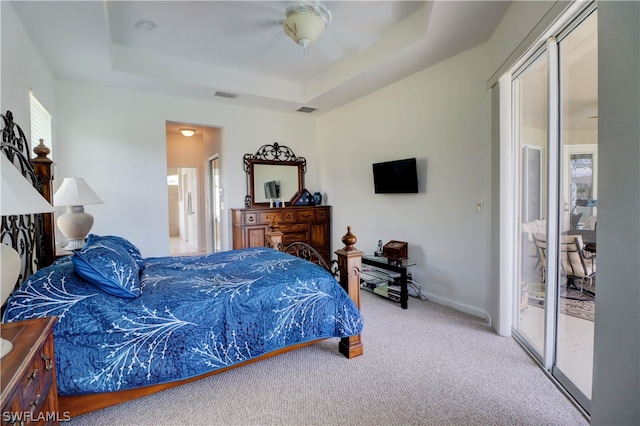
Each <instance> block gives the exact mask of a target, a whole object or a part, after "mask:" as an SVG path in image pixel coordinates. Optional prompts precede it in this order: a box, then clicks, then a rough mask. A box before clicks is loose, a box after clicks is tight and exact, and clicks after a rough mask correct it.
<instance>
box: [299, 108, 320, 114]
mask: <svg viewBox="0 0 640 426" xmlns="http://www.w3.org/2000/svg"><path fill="white" fill-rule="evenodd" d="M317 109H318V108H311V107H302V108H300V109H299V110H298V111H299V112H306V113H310V112H313V111H315V110H317Z"/></svg>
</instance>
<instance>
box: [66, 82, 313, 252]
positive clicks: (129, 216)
mask: <svg viewBox="0 0 640 426" xmlns="http://www.w3.org/2000/svg"><path fill="white" fill-rule="evenodd" d="M56 96H57V102H58V111H59V113H58V116H57V117H56V118H57V122H58V139H59V140H61V141H63V143H62V144H61V146H60V147H59V150H58V153H59V155H60V158H62V159H64V161H60V162H59V164H58V165H57V167H56V177H57V180H58V181H60V180H61V178H62V177H65V176H82V177H84V178H85V179H86V180H87V182H88V183H89V184H90V185H91V186H92V187H93V189H94V190H95V191H96V192H97V193H98V194H99V195H100V197H101V198H102V199H103V200H104V201H105V204H103V205H94V206H86V207H85V210H86V211H87V212H89V213H91V214H92V215H93V216H94V217H95V224H94V227H93V229H92V232H95V233H97V234H117V235H121V236H123V237H125V238H128V239H130V240H131V241H132V242H134V244H136V245H138V247H140V250H141V251H142V254H143V255H144V256H162V255H167V254H168V253H169V230H168V212H167V191H166V164H167V160H166V135H165V123H166V121H177V122H190V123H200V124H202V125H205V126H213V127H222V128H224V130H223V138H222V139H223V142H222V149H221V154H220V158H221V167H220V168H221V180H222V186H223V188H224V203H225V206H226V210H225V212H223V218H222V219H223V223H222V229H224V230H226V233H225V234H224V236H223V237H224V239H223V247H224V248H229V247H230V246H231V242H230V235H231V234H230V223H229V208H232V207H233V208H235V207H244V196H245V195H246V184H245V182H246V175H245V173H244V170H243V167H242V156H243V155H244V154H245V153H255V152H256V151H257V150H258V148H259V147H260V146H261V145H264V144H271V143H273V142H275V141H277V142H279V143H281V144H283V145H287V146H289V147H290V148H291V149H292V150H293V151H294V152H295V153H296V154H297V155H299V156H304V157H306V158H307V164H308V172H307V175H306V182H307V186H308V187H309V188H317V187H318V186H317V181H318V178H317V176H318V168H319V166H318V163H317V162H316V154H315V148H314V147H315V145H314V136H313V135H314V126H313V121H312V119H311V118H309V117H308V116H302V115H295V114H283V113H276V112H270V111H265V110H259V109H253V108H244V107H235V106H232V105H229V104H219V103H213V102H202V101H192V100H187V99H183V98H176V97H168V96H159V95H153V94H148V93H139V92H133V91H127V90H116V89H113V88H108V87H101V86H96V85H91V84H84V83H73V82H58V83H57V85H56Z"/></svg>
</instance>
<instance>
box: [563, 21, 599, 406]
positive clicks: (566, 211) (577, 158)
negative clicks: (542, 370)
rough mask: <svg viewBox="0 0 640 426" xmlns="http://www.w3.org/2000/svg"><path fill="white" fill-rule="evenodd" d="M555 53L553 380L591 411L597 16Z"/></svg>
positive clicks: (575, 32)
mask: <svg viewBox="0 0 640 426" xmlns="http://www.w3.org/2000/svg"><path fill="white" fill-rule="evenodd" d="M558 53H559V64H560V67H559V71H560V143H561V152H562V160H561V162H560V170H561V174H562V179H561V180H560V182H561V184H560V191H559V192H560V194H559V197H560V198H559V199H560V202H559V204H558V205H559V208H560V211H559V212H558V213H559V217H560V241H559V242H560V247H559V250H558V255H559V259H558V264H559V265H560V266H561V270H560V271H559V279H558V289H557V294H558V303H557V306H558V312H557V318H558V320H557V337H556V356H555V363H554V369H553V371H552V374H553V375H554V376H556V377H557V378H558V380H560V381H561V383H563V385H565V386H566V387H567V388H568V389H569V390H570V392H571V393H572V394H573V396H574V397H575V398H576V399H577V400H578V402H580V404H581V405H583V406H584V407H585V408H587V409H588V406H589V401H590V399H591V382H592V370H593V334H594V324H595V316H594V312H595V290H596V283H595V272H596V260H595V251H596V225H597V198H598V197H597V178H598V173H597V171H598V167H597V166H598V164H597V163H598V161H597V158H598V157H597V149H598V119H597V116H598V96H597V91H598V66H597V64H598V58H597V12H593V13H592V14H591V15H590V16H588V17H587V18H586V19H585V20H583V21H582V22H581V23H580V25H578V26H577V27H576V28H574V29H571V30H570V31H569V32H568V33H567V35H566V36H565V37H564V38H562V39H561V40H560V41H559V43H558ZM572 390H573V391H572Z"/></svg>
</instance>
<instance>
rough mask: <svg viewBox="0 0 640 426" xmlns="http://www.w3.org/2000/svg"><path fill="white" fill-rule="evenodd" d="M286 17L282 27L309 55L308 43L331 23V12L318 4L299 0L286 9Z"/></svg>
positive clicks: (306, 54)
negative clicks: (299, 0)
mask: <svg viewBox="0 0 640 426" xmlns="http://www.w3.org/2000/svg"><path fill="white" fill-rule="evenodd" d="M285 14H286V19H285V20H284V22H283V23H282V28H283V29H284V32H285V34H287V35H288V36H289V37H290V38H291V39H292V40H293V41H295V42H296V43H298V44H299V45H301V46H302V47H303V48H304V54H305V56H308V55H309V45H310V44H311V43H312V42H314V41H315V40H316V39H317V38H318V36H320V34H322V33H323V32H324V29H325V28H326V27H327V25H329V24H330V23H331V12H329V11H328V10H327V9H326V8H325V7H324V6H322V5H320V4H311V3H305V2H299V3H295V4H292V5H290V6H288V7H287V9H286V12H285Z"/></svg>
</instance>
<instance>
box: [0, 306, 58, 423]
mask: <svg viewBox="0 0 640 426" xmlns="http://www.w3.org/2000/svg"><path fill="white" fill-rule="evenodd" d="M56 320H57V317H46V318H37V319H32V320H26V321H18V322H13V323H8V324H1V325H0V331H1V333H2V337H3V338H5V339H7V340H9V341H10V342H11V343H13V350H12V351H11V352H9V354H7V355H6V356H5V357H4V358H2V360H1V362H2V373H1V374H2V376H1V378H0V382H1V385H2V397H1V404H2V413H1V417H0V422H1V423H2V424H3V425H5V424H9V425H10V424H25V425H28V424H47V425H57V424H59V422H60V420H63V419H62V418H61V415H60V413H58V387H57V385H56V364H55V359H54V354H53V334H52V331H53V325H54V324H55V322H56ZM65 420H68V418H66V419H65Z"/></svg>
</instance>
